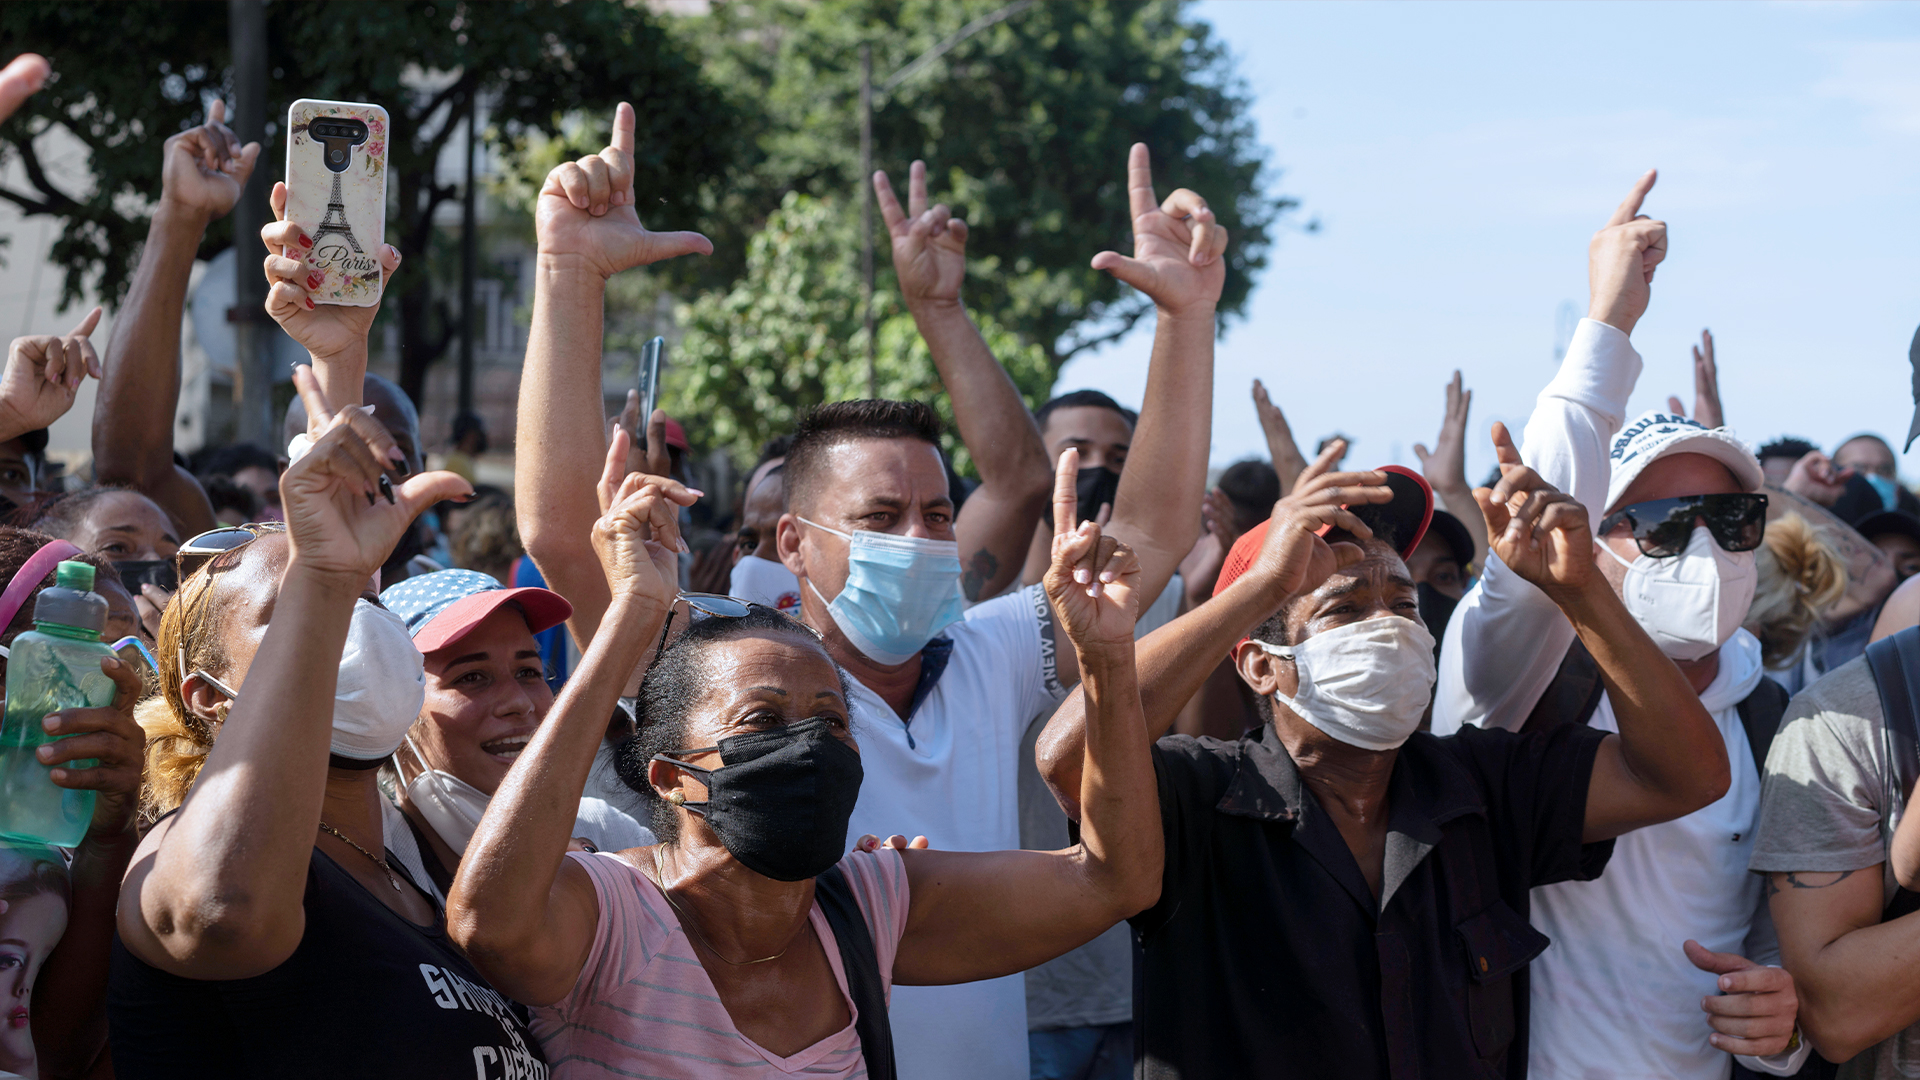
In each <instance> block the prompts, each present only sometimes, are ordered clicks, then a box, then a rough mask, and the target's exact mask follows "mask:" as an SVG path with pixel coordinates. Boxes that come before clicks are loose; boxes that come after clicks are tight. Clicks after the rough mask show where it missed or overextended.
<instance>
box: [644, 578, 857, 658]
mask: <svg viewBox="0 0 1920 1080" xmlns="http://www.w3.org/2000/svg"><path fill="white" fill-rule="evenodd" d="M681 604H685V605H687V617H688V619H689V620H691V621H693V622H700V621H702V620H704V619H739V618H744V617H746V615H747V614H748V613H749V612H751V611H753V609H755V608H759V609H760V610H761V611H771V612H773V613H775V614H780V609H779V608H773V607H768V606H767V605H765V604H762V603H758V602H756V601H753V600H742V599H740V598H739V597H737V596H725V595H722V594H720V593H710V592H696V593H688V592H683V593H681V594H680V595H679V596H676V597H674V604H673V607H671V608H668V609H667V620H666V622H665V623H663V624H661V627H660V644H659V646H658V647H657V648H655V649H654V650H653V663H654V664H657V663H659V662H660V655H661V654H662V653H664V652H666V651H667V638H668V636H669V634H670V632H671V631H672V630H673V616H674V611H675V609H677V608H678V607H679V606H680V605H681ZM789 617H790V618H791V616H789ZM793 622H794V625H796V626H799V627H800V628H801V629H803V630H805V631H806V632H807V633H809V634H812V635H813V636H814V637H816V638H818V637H819V636H820V631H818V630H815V629H814V628H813V627H811V626H808V625H807V624H806V623H803V622H801V621H800V620H798V619H794V620H793ZM647 666H648V667H652V666H653V665H652V664H649V665H647Z"/></svg>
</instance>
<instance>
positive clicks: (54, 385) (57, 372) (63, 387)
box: [0, 307, 100, 439]
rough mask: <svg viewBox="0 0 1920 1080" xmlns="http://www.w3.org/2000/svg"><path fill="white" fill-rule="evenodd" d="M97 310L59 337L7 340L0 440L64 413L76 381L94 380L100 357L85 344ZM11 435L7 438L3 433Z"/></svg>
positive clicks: (1, 384) (0, 377) (77, 385)
mask: <svg viewBox="0 0 1920 1080" xmlns="http://www.w3.org/2000/svg"><path fill="white" fill-rule="evenodd" d="M99 325H100V309H99V308H97V307H96V308H94V309H93V310H92V311H89V312H87V315H86V318H83V319H81V320H80V325H79V326H76V327H74V328H73V329H72V330H71V331H69V332H68V333H67V334H65V335H64V336H60V335H54V334H34V335H31V336H28V337H17V338H14V339H13V345H12V347H11V348H9V349H8V350H7V370H6V372H5V374H0V435H4V436H5V437H6V438H9V439H11V438H13V437H15V436H17V435H20V434H22V433H24V432H28V431H38V430H40V429H41V428H43V427H46V426H47V425H48V424H51V423H53V422H54V421H55V420H58V419H60V418H61V417H62V416H65V415H66V414H67V410H69V409H71V408H73V397H74V395H75V394H77V393H79V392H80V380H81V379H83V378H85V377H86V376H88V375H91V376H93V377H94V378H96V379H97V378H99V377H100V354H99V353H97V352H95V351H94V348H93V342H92V341H91V340H90V338H91V336H92V334H93V328H94V327H96V326H99ZM8 433H11V434H8Z"/></svg>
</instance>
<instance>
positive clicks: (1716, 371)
mask: <svg viewBox="0 0 1920 1080" xmlns="http://www.w3.org/2000/svg"><path fill="white" fill-rule="evenodd" d="M1667 411H1668V412H1671V413H1676V414H1678V415H1680V416H1685V415H1687V410H1686V407H1685V406H1683V405H1681V404H1680V399H1679V398H1677V397H1674V396H1672V395H1669V396H1668V397H1667ZM1693 418H1694V419H1695V420H1698V421H1700V422H1701V423H1702V424H1705V425H1707V426H1708V427H1722V426H1724V425H1725V424H1726V422H1727V418H1726V413H1725V412H1724V410H1722V409H1721V408H1720V367H1719V365H1718V364H1716V363H1714V360H1713V331H1711V330H1702V331H1700V344H1698V345H1695V346H1694V347H1693Z"/></svg>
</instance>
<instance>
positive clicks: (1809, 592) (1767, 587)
mask: <svg viewBox="0 0 1920 1080" xmlns="http://www.w3.org/2000/svg"><path fill="white" fill-rule="evenodd" d="M1755 559H1756V561H1757V562H1758V564H1759V569H1760V583H1759V585H1758V586H1757V587H1756V588H1755V589H1754V593H1753V606H1752V607H1750V608H1748V609H1747V618H1746V623H1745V626H1746V628H1747V630H1748V631H1750V632H1751V633H1752V634H1753V635H1754V636H1755V637H1757V638H1759V639H1760V658H1761V662H1762V663H1764V664H1765V665H1766V666H1767V667H1770V668H1774V669H1776V670H1777V669H1779V668H1783V667H1785V666H1787V665H1788V664H1790V663H1792V662H1793V660H1794V659H1795V658H1796V657H1797V656H1799V655H1800V649H1801V646H1803V645H1805V644H1806V641H1807V637H1808V635H1810V634H1811V633H1812V632H1813V627H1814V624H1815V623H1816V622H1818V621H1819V620H1820V619H1821V618H1823V617H1824V616H1825V615H1826V613H1827V611H1828V609H1830V608H1832V607H1833V605H1834V604H1836V603H1838V602H1839V600H1840V598H1841V597H1842V596H1844V595H1845V594H1846V591H1847V565H1846V563H1845V562H1844V561H1842V559H1841V558H1840V554H1839V552H1837V551H1835V550H1834V547H1833V545H1832V544H1831V543H1829V542H1828V541H1827V539H1826V537H1825V536H1824V535H1823V534H1822V530H1821V529H1820V528H1818V527H1817V526H1815V525H1814V524H1813V523H1811V522H1809V521H1808V520H1807V519H1806V518H1804V517H1801V516H1800V515H1799V514H1797V513H1792V512H1788V513H1786V514H1782V515H1781V516H1780V517H1778V518H1775V519H1774V520H1772V521H1769V522H1767V536H1766V542H1765V543H1763V544H1761V545H1760V550H1759V551H1757V552H1756V553H1755Z"/></svg>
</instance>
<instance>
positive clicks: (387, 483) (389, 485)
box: [380, 474, 398, 506]
mask: <svg viewBox="0 0 1920 1080" xmlns="http://www.w3.org/2000/svg"><path fill="white" fill-rule="evenodd" d="M380 494H382V495H385V496H386V497H387V505H388V506H395V505H398V504H397V503H395V502H394V499H393V481H391V480H389V479H387V478H386V476H385V475H384V474H383V475H382V476H381V477H380Z"/></svg>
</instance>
